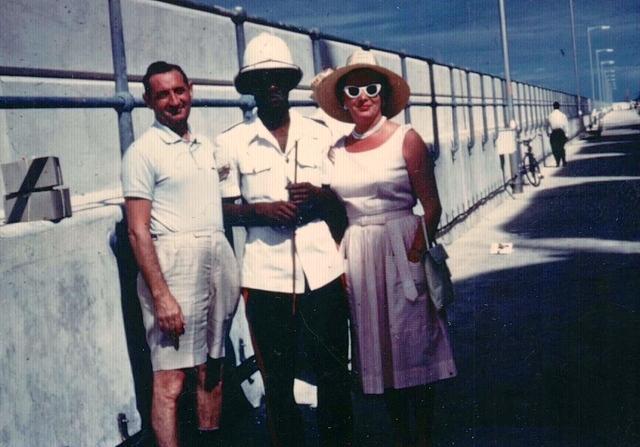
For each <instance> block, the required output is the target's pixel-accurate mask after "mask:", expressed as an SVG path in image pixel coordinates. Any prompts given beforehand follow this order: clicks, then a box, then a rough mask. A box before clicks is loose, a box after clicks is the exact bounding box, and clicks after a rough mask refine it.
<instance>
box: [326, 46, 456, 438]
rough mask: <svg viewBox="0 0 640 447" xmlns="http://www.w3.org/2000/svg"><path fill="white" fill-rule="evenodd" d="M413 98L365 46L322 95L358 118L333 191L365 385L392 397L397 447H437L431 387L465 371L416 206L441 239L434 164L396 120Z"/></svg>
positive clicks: (348, 117)
mask: <svg viewBox="0 0 640 447" xmlns="http://www.w3.org/2000/svg"><path fill="white" fill-rule="evenodd" d="M409 94H410V92H409V86H408V85H407V83H406V82H405V81H404V80H403V79H402V78H401V77H400V76H398V75H396V74H395V73H393V72H392V71H390V70H387V69H385V68H383V67H380V66H379V65H378V64H377V61H376V60H375V57H374V56H373V54H372V53H370V52H368V51H363V50H357V51H355V52H354V53H353V54H352V55H351V56H350V57H349V59H348V60H347V65H346V66H344V67H342V68H339V69H337V70H336V71H335V72H333V73H332V74H331V75H329V76H328V77H327V78H325V79H324V80H323V81H322V83H321V85H320V87H319V88H318V91H317V95H316V96H317V100H318V102H319V104H320V106H321V107H322V109H323V110H324V111H325V112H326V113H327V114H329V115H330V116H332V117H334V118H336V119H338V120H340V121H343V122H349V123H354V124H355V127H354V130H353V131H352V133H351V134H350V135H347V136H345V137H344V138H342V139H340V140H339V141H338V142H337V143H336V146H335V147H334V148H333V149H332V151H331V154H330V155H331V158H332V160H333V162H334V166H333V173H332V179H331V187H332V188H333V189H334V191H335V192H336V193H337V194H338V196H339V197H340V199H341V200H342V201H343V202H344V204H345V207H346V210H347V214H348V217H349V227H348V229H347V231H346V233H345V235H344V238H343V240H342V243H341V251H342V253H343V255H344V257H345V259H346V277H347V288H348V292H349V300H350V307H351V318H352V331H353V337H352V338H353V340H354V349H353V353H354V363H355V366H356V368H357V372H358V376H359V379H360V381H361V383H362V389H363V392H364V393H365V394H384V397H385V401H386V403H387V408H388V410H389V414H390V416H391V421H392V427H393V435H394V445H395V446H409V445H412V446H413V445H418V446H428V445H430V443H431V442H430V441H431V420H432V413H433V391H432V389H431V388H430V387H429V384H430V383H433V382H435V381H438V380H441V379H445V378H449V377H453V376H455V375H456V374H457V371H456V366H455V362H454V360H453V355H452V352H451V346H450V343H449V336H448V334H447V329H446V319H445V316H444V315H443V314H442V313H439V312H437V311H436V310H435V307H434V306H433V304H432V303H431V300H430V299H429V297H428V295H427V292H426V283H425V272H424V267H423V264H422V260H423V258H424V255H425V252H426V249H427V244H426V242H425V237H424V233H423V229H422V225H421V223H420V217H419V216H416V215H414V214H413V212H412V209H413V207H414V205H415V204H416V199H417V200H419V201H420V203H421V205H422V208H423V209H424V220H425V227H426V230H427V232H428V235H429V238H430V240H433V237H434V235H435V232H436V227H437V225H438V221H439V220H440V213H441V206H440V200H439V197H438V190H437V186H436V181H435V176H434V172H433V164H432V161H431V159H430V158H429V155H428V153H427V152H428V151H427V148H426V146H425V143H424V142H423V141H422V138H420V136H419V135H418V134H417V133H416V132H415V131H414V130H413V129H412V128H411V126H410V125H398V124H396V123H393V122H391V121H388V120H387V117H389V118H390V117H393V116H395V115H396V114H398V113H399V112H400V111H402V110H403V109H404V107H405V106H406V104H407V102H408V100H409ZM410 409H413V411H414V414H413V415H412V414H411V411H410ZM414 417H415V421H416V427H417V433H413V434H412V433H411V430H410V429H409V427H410V423H409V421H410V420H411V419H413V418H414Z"/></svg>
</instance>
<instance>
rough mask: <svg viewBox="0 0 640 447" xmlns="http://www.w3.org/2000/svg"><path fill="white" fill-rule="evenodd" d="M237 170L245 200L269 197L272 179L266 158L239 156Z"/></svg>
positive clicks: (269, 165)
mask: <svg viewBox="0 0 640 447" xmlns="http://www.w3.org/2000/svg"><path fill="white" fill-rule="evenodd" d="M238 171H239V172H240V182H241V190H242V195H243V196H244V198H245V200H247V201H249V202H253V201H256V200H261V199H268V198H269V189H270V187H271V185H272V184H273V182H274V179H273V178H272V169H271V164H270V163H269V162H268V160H262V159H260V158H253V159H251V158H249V157H247V158H241V159H239V160H238Z"/></svg>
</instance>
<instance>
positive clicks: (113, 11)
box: [109, 0, 134, 154]
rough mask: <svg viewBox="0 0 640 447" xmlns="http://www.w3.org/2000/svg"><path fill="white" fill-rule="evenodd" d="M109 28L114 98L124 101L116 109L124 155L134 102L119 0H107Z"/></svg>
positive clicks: (130, 131)
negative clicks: (114, 88)
mask: <svg viewBox="0 0 640 447" xmlns="http://www.w3.org/2000/svg"><path fill="white" fill-rule="evenodd" d="M109 26H110V29H111V54H112V56H113V71H114V77H115V84H116V85H115V87H116V96H118V97H120V98H122V99H123V100H124V106H122V107H121V108H118V109H117V112H118V134H119V136H120V153H121V154H124V152H125V151H126V150H127V148H128V147H129V146H130V145H131V143H133V121H132V120H131V110H133V106H134V100H133V96H131V93H130V92H129V80H128V78H127V57H126V54H125V47H124V32H123V29H122V9H121V7H120V0H109Z"/></svg>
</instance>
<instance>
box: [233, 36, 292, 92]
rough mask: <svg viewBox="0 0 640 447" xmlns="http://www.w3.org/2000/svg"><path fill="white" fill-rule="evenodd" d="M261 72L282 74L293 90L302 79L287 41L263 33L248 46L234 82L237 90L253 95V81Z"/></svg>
mask: <svg viewBox="0 0 640 447" xmlns="http://www.w3.org/2000/svg"><path fill="white" fill-rule="evenodd" d="M261 71H270V72H277V73H278V74H281V75H282V77H283V79H285V80H286V82H287V84H288V85H289V86H290V87H291V88H293V87H295V86H296V85H298V82H300V79H302V70H301V69H300V67H298V66H297V65H296V64H294V63H293V58H292V57H291V51H290V50H289V47H288V46H287V44H286V43H285V41H284V40H282V39H281V38H279V37H277V36H274V35H272V34H268V33H261V34H260V35H258V36H256V37H254V38H253V39H251V41H250V42H249V43H248V44H247V47H246V48H245V50H244V55H243V57H242V68H241V69H240V72H239V73H238V75H237V76H236V78H235V80H234V84H235V86H236V90H238V92H240V93H242V94H251V93H253V89H252V80H253V79H254V78H255V76H256V75H259V74H260V72H261Z"/></svg>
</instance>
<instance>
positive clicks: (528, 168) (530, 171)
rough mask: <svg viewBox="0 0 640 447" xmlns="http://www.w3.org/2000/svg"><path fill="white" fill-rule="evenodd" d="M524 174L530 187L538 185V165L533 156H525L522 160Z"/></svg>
mask: <svg viewBox="0 0 640 447" xmlns="http://www.w3.org/2000/svg"><path fill="white" fill-rule="evenodd" d="M523 165H524V173H525V175H526V176H527V180H529V183H530V184H531V185H532V186H539V185H540V179H541V177H542V176H541V175H540V165H539V164H538V161H537V160H536V157H534V156H533V154H526V155H525V159H524V163H523Z"/></svg>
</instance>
